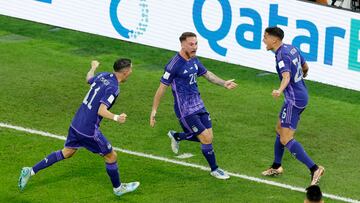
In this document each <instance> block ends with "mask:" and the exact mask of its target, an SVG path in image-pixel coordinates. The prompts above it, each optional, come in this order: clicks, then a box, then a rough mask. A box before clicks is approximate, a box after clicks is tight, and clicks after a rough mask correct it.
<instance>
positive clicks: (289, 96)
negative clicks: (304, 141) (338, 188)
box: [262, 27, 325, 185]
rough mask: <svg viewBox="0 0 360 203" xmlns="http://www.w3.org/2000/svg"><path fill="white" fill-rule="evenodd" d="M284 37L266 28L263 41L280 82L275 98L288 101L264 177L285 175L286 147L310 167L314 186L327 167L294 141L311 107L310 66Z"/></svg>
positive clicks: (271, 28)
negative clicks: (302, 115) (308, 90)
mask: <svg viewBox="0 0 360 203" xmlns="http://www.w3.org/2000/svg"><path fill="white" fill-rule="evenodd" d="M283 38H284V31H283V30H282V29H280V28H278V27H268V28H266V29H265V34H264V39H263V42H264V43H265V45H266V49H267V50H271V51H273V52H275V58H276V70H277V73H278V75H279V78H280V81H281V83H280V87H279V89H277V90H273V91H272V96H273V97H274V98H278V97H280V96H281V94H282V93H284V95H285V101H284V104H283V106H282V107H281V111H280V114H279V119H278V122H277V125H276V138H275V145H274V154H275V158H274V162H273V164H272V166H271V167H270V168H269V169H267V170H266V171H264V172H262V175H264V176H273V175H279V174H282V173H283V168H282V167H281V161H282V157H283V155H284V147H286V148H287V149H288V150H289V151H290V153H291V154H293V155H294V156H295V157H296V159H298V160H299V161H301V162H302V163H303V164H305V165H306V166H307V167H308V168H309V170H310V171H311V185H315V184H317V183H318V181H319V179H320V177H321V176H322V175H323V173H324V171H325V170H324V167H322V166H318V165H316V164H315V163H314V162H313V161H312V160H311V158H310V157H309V156H308V155H307V154H306V152H305V150H304V148H303V147H302V146H301V144H300V143H299V142H297V141H296V140H295V139H294V133H295V130H296V128H297V124H298V121H299V120H300V114H301V113H302V112H303V111H304V110H305V108H306V105H307V104H308V92H307V88H306V86H305V82H304V80H303V77H306V75H307V72H308V70H309V67H308V65H307V63H306V61H305V59H304V58H303V57H302V55H301V54H300V52H299V50H298V49H297V48H296V47H294V46H292V45H289V44H284V43H283V42H282V39H283Z"/></svg>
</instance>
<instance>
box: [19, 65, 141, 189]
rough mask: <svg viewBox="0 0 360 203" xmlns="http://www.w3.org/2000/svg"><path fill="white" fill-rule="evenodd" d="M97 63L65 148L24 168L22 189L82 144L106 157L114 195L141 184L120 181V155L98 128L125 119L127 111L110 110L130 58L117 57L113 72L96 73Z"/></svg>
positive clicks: (74, 151) (93, 67)
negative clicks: (115, 112) (104, 121)
mask: <svg viewBox="0 0 360 203" xmlns="http://www.w3.org/2000/svg"><path fill="white" fill-rule="evenodd" d="M98 66H99V62H98V61H92V62H91V69H90V70H89V72H88V73H87V76H86V80H87V82H88V83H89V84H90V85H91V86H90V90H89V91H88V93H87V94H86V96H85V98H84V100H83V102H82V104H81V106H80V108H79V109H78V111H77V112H76V115H75V117H74V118H73V120H72V123H71V125H70V127H69V132H68V136H67V139H66V141H65V145H64V148H63V149H62V150H58V151H56V152H53V153H51V154H50V155H48V156H47V157H46V158H44V159H43V160H42V161H40V162H39V163H37V164H35V165H34V166H33V167H24V168H22V170H21V173H20V178H19V188H20V190H23V189H24V188H25V186H26V183H27V182H28V181H29V179H30V177H31V176H33V175H35V174H37V173H38V172H39V171H40V170H42V169H45V168H47V167H49V166H51V165H52V164H54V163H56V162H58V161H61V160H63V159H67V158H70V157H71V156H73V155H74V154H75V153H76V151H77V149H78V148H80V147H85V148H86V149H88V150H89V151H91V152H93V153H97V154H99V155H101V156H103V157H104V159H105V165H106V171H107V174H108V175H109V178H110V180H111V183H112V185H113V191H114V194H115V195H117V196H121V195H123V194H125V193H127V192H132V191H134V190H135V189H136V188H137V187H138V186H139V184H140V183H139V182H131V183H121V182H120V177H119V171H118V165H117V154H116V152H115V151H114V149H113V148H112V146H111V144H110V143H109V142H108V140H107V139H106V138H105V136H104V135H103V134H102V133H101V131H100V129H99V127H100V122H101V120H102V119H103V118H107V119H110V120H114V121H115V122H117V123H124V122H125V121H126V117H127V116H126V114H125V113H122V114H120V115H116V114H113V113H111V112H110V111H109V109H110V108H111V107H112V106H113V104H114V102H115V100H116V98H117V97H118V96H119V93H120V88H119V83H123V82H125V81H126V80H127V78H128V77H129V76H130V74H131V72H132V64H131V61H130V59H118V60H117V61H115V63H114V72H113V73H107V72H102V73H99V74H97V75H96V76H94V73H95V71H96V69H97V68H98Z"/></svg>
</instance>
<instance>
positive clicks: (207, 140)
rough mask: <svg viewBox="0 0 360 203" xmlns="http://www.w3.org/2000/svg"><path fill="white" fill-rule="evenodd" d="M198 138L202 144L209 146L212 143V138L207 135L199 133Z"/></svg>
mask: <svg viewBox="0 0 360 203" xmlns="http://www.w3.org/2000/svg"><path fill="white" fill-rule="evenodd" d="M204 132H205V131H204ZM198 138H199V140H200V142H201V143H202V144H211V143H212V141H213V136H212V135H211V134H209V133H201V134H200V135H199V136H198Z"/></svg>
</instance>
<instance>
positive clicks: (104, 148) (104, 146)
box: [64, 127, 112, 156]
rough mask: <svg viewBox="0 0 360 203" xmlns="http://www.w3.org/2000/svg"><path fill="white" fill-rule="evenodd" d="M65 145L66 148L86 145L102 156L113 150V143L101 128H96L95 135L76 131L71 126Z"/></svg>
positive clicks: (88, 148)
mask: <svg viewBox="0 0 360 203" xmlns="http://www.w3.org/2000/svg"><path fill="white" fill-rule="evenodd" d="M64 146H65V147H66V148H76V149H77V148H80V147H85V148H86V149H87V150H89V151H91V152H93V153H97V154H100V155H102V156H104V155H106V154H108V153H110V152H111V151H112V146H111V144H110V143H109V142H108V141H107V139H106V138H105V136H104V135H103V134H102V133H101V131H100V130H95V134H94V136H87V135H84V134H82V133H80V132H78V131H76V130H75V129H74V128H72V127H70V128H69V134H68V136H67V138H66V141H65V145H64Z"/></svg>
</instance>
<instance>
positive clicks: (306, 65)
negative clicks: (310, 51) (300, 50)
mask: <svg viewBox="0 0 360 203" xmlns="http://www.w3.org/2000/svg"><path fill="white" fill-rule="evenodd" d="M302 71H303V77H304V78H306V76H307V74H308V71H309V66H308V64H307V63H306V62H305V63H304V65H302Z"/></svg>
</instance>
